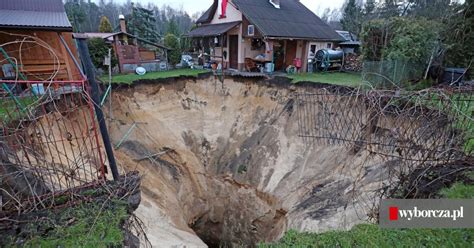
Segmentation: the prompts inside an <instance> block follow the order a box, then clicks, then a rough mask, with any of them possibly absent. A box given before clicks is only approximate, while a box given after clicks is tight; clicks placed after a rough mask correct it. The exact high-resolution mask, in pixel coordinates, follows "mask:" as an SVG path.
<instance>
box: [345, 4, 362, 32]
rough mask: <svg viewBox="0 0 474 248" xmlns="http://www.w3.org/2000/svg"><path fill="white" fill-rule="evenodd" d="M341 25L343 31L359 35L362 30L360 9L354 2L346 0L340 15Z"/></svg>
mask: <svg viewBox="0 0 474 248" xmlns="http://www.w3.org/2000/svg"><path fill="white" fill-rule="evenodd" d="M341 24H342V27H343V28H344V30H347V31H349V32H351V33H353V34H357V35H358V34H359V33H360V31H361V28H362V8H361V7H360V6H359V5H358V4H357V3H356V0H348V1H347V2H346V4H345V7H344V11H343V13H342V19H341Z"/></svg>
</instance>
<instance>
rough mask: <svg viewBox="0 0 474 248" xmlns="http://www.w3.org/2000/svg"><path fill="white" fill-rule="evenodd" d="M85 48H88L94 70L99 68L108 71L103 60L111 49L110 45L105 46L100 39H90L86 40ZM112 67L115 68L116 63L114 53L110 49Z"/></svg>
mask: <svg viewBox="0 0 474 248" xmlns="http://www.w3.org/2000/svg"><path fill="white" fill-rule="evenodd" d="M87 46H88V47H89V53H90V55H91V59H92V63H93V64H94V66H95V67H96V68H101V69H104V70H107V69H108V66H104V58H105V57H106V56H108V54H109V49H112V46H111V45H110V44H107V43H106V42H105V41H104V40H103V39H101V38H92V39H90V40H88V42H87ZM111 54H112V67H114V66H116V65H117V63H118V60H117V57H116V56H115V52H114V51H113V49H112V52H111Z"/></svg>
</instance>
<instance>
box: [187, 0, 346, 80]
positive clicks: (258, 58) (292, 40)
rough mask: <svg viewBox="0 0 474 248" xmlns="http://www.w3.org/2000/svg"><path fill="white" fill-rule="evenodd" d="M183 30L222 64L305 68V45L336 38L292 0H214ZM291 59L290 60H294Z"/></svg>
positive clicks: (327, 44) (321, 45) (336, 40)
mask: <svg viewBox="0 0 474 248" xmlns="http://www.w3.org/2000/svg"><path fill="white" fill-rule="evenodd" d="M196 24H197V28H195V29H194V30H192V31H190V32H189V33H188V34H187V36H188V37H192V38H193V40H194V41H193V44H194V46H195V48H196V49H198V50H199V52H201V53H205V54H210V55H211V59H213V60H215V61H221V62H222V63H223V66H224V68H231V69H238V70H241V71H248V70H250V69H251V67H252V65H254V64H258V63H261V64H264V65H268V64H273V65H274V69H275V70H285V69H286V68H287V67H288V66H290V65H294V64H296V65H298V67H300V68H302V70H301V71H306V68H307V61H308V54H309V51H310V49H315V50H316V49H320V48H333V47H334V46H335V45H336V44H337V43H339V42H340V41H341V40H342V38H341V36H339V35H338V34H337V33H336V32H335V31H334V30H333V29H332V28H331V27H330V26H329V25H327V24H326V23H325V22H323V21H322V20H321V19H320V18H319V17H318V16H316V15H315V14H314V13H313V12H312V11H311V10H309V9H308V8H306V7H305V6H304V5H303V4H302V3H301V2H300V1H296V0H214V3H213V4H212V6H211V7H210V8H209V9H208V10H207V11H206V12H205V13H204V14H203V15H202V16H201V17H200V18H199V19H198V20H197V22H196ZM295 62H296V63H295Z"/></svg>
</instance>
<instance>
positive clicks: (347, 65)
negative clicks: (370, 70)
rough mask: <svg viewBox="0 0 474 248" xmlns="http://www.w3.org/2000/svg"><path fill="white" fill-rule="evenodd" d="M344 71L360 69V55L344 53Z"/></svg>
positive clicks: (357, 70) (358, 70)
mask: <svg viewBox="0 0 474 248" xmlns="http://www.w3.org/2000/svg"><path fill="white" fill-rule="evenodd" d="M344 71H353V72H360V71H362V56H359V55H357V54H346V56H345V58H344Z"/></svg>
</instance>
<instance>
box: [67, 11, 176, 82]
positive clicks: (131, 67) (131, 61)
mask: <svg viewBox="0 0 474 248" xmlns="http://www.w3.org/2000/svg"><path fill="white" fill-rule="evenodd" d="M74 37H76V38H86V39H91V38H101V39H104V40H105V41H106V42H108V43H110V44H112V46H113V48H114V52H115V54H116V56H117V59H118V64H119V70H120V72H121V73H127V72H134V71H135V69H136V68H137V67H139V66H141V67H144V68H145V69H146V70H147V71H161V70H166V69H168V51H169V50H170V49H169V48H167V47H165V46H164V45H161V44H158V43H155V42H151V41H148V40H146V39H143V38H140V37H138V36H135V35H133V34H129V33H127V25H126V21H125V17H124V16H120V32H116V33H76V34H74Z"/></svg>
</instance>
